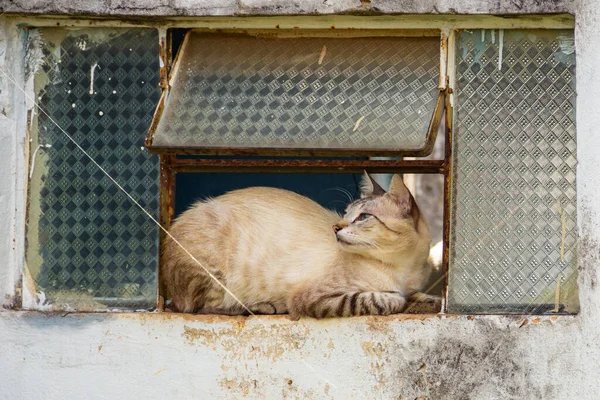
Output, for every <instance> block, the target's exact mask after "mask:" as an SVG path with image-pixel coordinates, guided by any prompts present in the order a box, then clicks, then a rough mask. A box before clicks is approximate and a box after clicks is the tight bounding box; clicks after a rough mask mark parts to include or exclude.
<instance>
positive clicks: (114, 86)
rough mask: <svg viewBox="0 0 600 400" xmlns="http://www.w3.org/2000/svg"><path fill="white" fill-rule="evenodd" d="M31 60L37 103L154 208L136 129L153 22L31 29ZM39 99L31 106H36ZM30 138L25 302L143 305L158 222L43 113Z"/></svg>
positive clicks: (154, 66) (140, 124)
mask: <svg viewBox="0 0 600 400" xmlns="http://www.w3.org/2000/svg"><path fill="white" fill-rule="evenodd" d="M29 47H30V53H29V54H38V55H42V54H43V58H42V59H41V61H40V62H39V63H37V64H36V62H35V60H32V61H31V62H30V64H29V68H30V71H31V70H34V71H32V72H30V73H34V89H35V92H36V95H37V96H38V101H39V104H40V106H41V107H42V108H43V109H44V110H45V111H46V112H47V113H48V114H49V115H50V117H51V118H52V119H53V120H54V121H56V122H57V123H58V124H59V125H60V126H61V127H62V128H63V129H64V130H65V131H66V132H67V133H69V134H70V135H71V136H72V137H73V139H74V140H75V141H76V142H77V143H79V144H80V145H81V146H82V147H83V148H84V149H85V151H86V152H88V153H89V155H90V156H91V157H92V158H93V159H95V160H96V161H97V162H98V163H99V164H100V165H102V167H103V168H104V169H105V170H106V171H108V172H109V173H110V175H111V176H112V177H114V178H115V179H116V180H117V181H118V182H119V183H120V184H121V185H122V186H123V187H124V188H125V189H126V190H127V191H128V192H129V193H130V194H131V195H132V196H133V197H134V198H135V199H136V200H138V201H139V202H140V203H141V204H142V205H143V206H144V207H145V208H146V209H147V210H148V211H149V212H150V213H151V214H152V215H153V216H154V217H157V215H158V196H159V188H158V185H159V170H158V157H157V156H154V155H150V154H149V153H148V152H147V150H146V149H145V148H144V137H145V134H146V131H147V129H148V127H149V124H150V122H151V119H152V115H153V112H154V109H155V108H156V104H157V102H158V98H159V96H160V89H159V88H158V83H159V79H158V71H159V65H158V36H157V32H156V30H153V29H104V28H98V29H89V30H76V31H67V30H62V29H40V30H33V31H31V33H30V40H29ZM36 111H37V110H36ZM36 116H37V119H36V124H34V129H33V132H32V141H31V154H32V156H31V160H32V161H31V167H32V171H31V179H30V201H29V215H28V225H27V278H28V279H27V280H26V285H27V286H26V288H27V290H28V291H30V292H32V293H31V295H32V296H34V299H33V302H34V306H36V304H35V303H37V307H39V308H44V307H50V308H53V309H77V310H102V309H106V308H124V309H127V308H129V309H131V308H134V309H138V308H144V309H149V308H153V307H155V305H156V293H157V263H158V261H157V254H158V231H157V228H156V226H155V225H154V224H153V223H152V221H150V220H149V218H148V217H147V216H145V215H144V214H143V213H142V211H140V210H139V208H137V207H136V206H135V205H134V204H133V203H132V202H131V200H130V199H128V198H127V197H126V195H125V194H123V193H122V192H121V191H120V190H119V189H117V187H116V186H115V185H114V184H113V183H111V181H110V180H109V179H108V178H107V177H106V176H105V174H104V173H103V172H102V171H100V169H99V168H98V167H97V166H95V165H94V164H93V163H92V162H91V161H90V159H89V158H88V157H87V156H85V155H84V154H83V152H82V151H81V150H80V149H78V148H77V147H76V146H75V145H74V144H73V143H72V142H71V141H70V140H69V139H68V138H67V137H66V135H65V134H64V133H62V132H61V131H60V129H59V128H57V127H56V125H55V124H54V123H53V122H52V121H50V118H49V117H47V116H46V115H45V114H43V113H39V112H37V113H36Z"/></svg>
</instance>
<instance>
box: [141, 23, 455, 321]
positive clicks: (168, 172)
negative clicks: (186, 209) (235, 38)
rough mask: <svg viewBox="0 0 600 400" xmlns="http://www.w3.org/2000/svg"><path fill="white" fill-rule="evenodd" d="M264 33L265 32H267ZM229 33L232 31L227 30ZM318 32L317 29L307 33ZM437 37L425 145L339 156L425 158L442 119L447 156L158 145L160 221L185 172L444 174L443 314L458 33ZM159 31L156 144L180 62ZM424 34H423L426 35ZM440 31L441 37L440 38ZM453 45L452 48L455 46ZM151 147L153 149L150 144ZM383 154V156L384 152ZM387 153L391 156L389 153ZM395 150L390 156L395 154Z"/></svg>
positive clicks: (168, 216)
mask: <svg viewBox="0 0 600 400" xmlns="http://www.w3.org/2000/svg"><path fill="white" fill-rule="evenodd" d="M262 31H263V32H264V30H262ZM226 32H227V31H226ZM270 32H273V34H280V33H279V32H277V31H276V30H272V31H270ZM307 32H308V33H310V34H312V35H314V34H315V32H311V31H307ZM385 32H387V33H388V34H390V35H395V36H398V35H399V34H404V35H407V36H408V35H410V32H411V31H410V30H408V31H407V30H397V31H394V30H387V31H385ZM436 32H437V35H439V37H440V79H439V84H438V89H439V95H438V99H437V101H436V105H435V108H434V110H433V112H432V118H431V121H430V123H429V127H428V130H427V136H426V140H425V145H424V146H423V148H421V149H419V150H417V151H409V152H398V151H392V152H381V151H363V152H361V151H358V152H357V151H356V150H349V151H347V152H344V151H336V152H335V155H337V156H338V157H344V156H356V155H366V156H371V157H375V156H380V155H388V156H389V155H393V156H400V155H401V156H411V157H424V156H427V155H429V154H431V152H432V150H433V147H434V145H435V142H436V139H437V133H438V130H439V128H440V123H441V119H442V118H444V122H445V123H444V137H443V140H444V157H443V158H442V159H417V160H413V159H411V160H405V159H403V160H373V159H367V160H344V159H323V158H318V157H316V156H321V155H327V154H328V153H327V152H326V153H325V154H324V153H322V152H319V151H314V152H311V156H315V158H311V159H306V158H302V159H293V158H292V159H289V158H286V159H282V158H277V157H276V156H277V155H285V156H290V155H291V156H294V155H306V151H304V152H301V153H294V151H293V150H286V151H277V152H267V153H265V152H259V151H257V149H240V148H236V149H218V151H214V149H211V150H212V151H210V152H208V153H209V154H211V155H216V156H223V155H234V156H248V155H250V156H256V155H265V154H267V155H270V156H272V157H268V158H260V159H241V158H238V159H236V158H232V157H228V158H219V157H214V158H212V157H211V158H201V159H192V158H178V157H177V155H175V154H173V152H171V151H163V150H162V149H153V150H151V151H153V152H156V153H158V154H159V155H160V182H161V193H160V210H159V213H160V223H161V224H162V225H163V226H164V227H165V228H166V229H167V230H168V229H170V226H171V223H172V221H173V218H174V211H175V191H176V185H175V182H176V175H177V174H178V173H183V172H195V173H202V172H204V173H206V172H236V173H252V172H254V173H256V172H270V173H301V172H310V173H360V172H362V171H365V170H366V171H369V172H371V173H400V174H404V173H419V174H441V175H443V177H444V204H443V218H444V223H443V241H444V245H443V246H444V247H443V265H442V268H443V275H442V278H441V279H443V283H442V298H443V302H442V309H441V310H440V312H442V313H445V312H446V292H447V281H448V279H447V276H448V258H449V257H448V240H449V238H450V223H449V219H450V218H449V217H450V201H449V196H450V187H451V185H450V183H451V182H450V176H451V174H450V167H451V166H450V162H451V144H452V116H453V112H452V101H451V94H452V89H451V87H450V86H449V83H450V79H452V78H450V76H449V74H448V71H453V70H454V65H453V53H454V50H453V48H452V47H451V46H452V43H454V33H453V31H450V30H444V29H441V30H437V31H436ZM293 33H294V35H301V34H302V31H295V32H293ZM415 34H419V31H418V30H414V31H413V34H412V35H415ZM159 35H160V43H161V46H160V51H161V54H160V57H161V60H162V62H161V65H163V66H164V68H161V73H160V77H161V87H162V88H163V95H162V96H161V100H160V102H159V105H158V106H157V110H156V114H155V116H154V119H153V122H152V124H151V127H150V130H149V133H148V136H147V140H146V146H148V145H149V144H151V140H152V135H153V134H154V132H155V130H156V127H157V125H158V121H159V119H160V116H161V114H162V111H163V109H164V100H165V97H166V96H167V95H168V91H169V89H170V87H171V79H172V76H173V66H174V65H175V63H176V61H175V62H173V63H171V62H170V60H173V40H172V35H171V34H170V32H168V31H167V30H161V31H160V32H159ZM421 35H422V33H421ZM437 35H436V36H437ZM450 49H452V50H450ZM175 60H176V59H175ZM148 148H149V149H150V147H148ZM177 150H178V151H181V153H179V154H181V155H186V154H199V153H200V154H202V152H197V151H186V149H177ZM382 153H383V154H382ZM386 153H387V154H386ZM390 153H391V154H390ZM165 236H166V235H165V234H164V232H161V235H160V238H159V242H160V244H161V245H160V247H159V249H160V250H159V271H158V283H159V288H158V293H159V299H158V310H159V311H163V310H164V308H165V300H166V299H168V298H169V293H168V291H167V288H166V285H165V284H164V281H165V280H164V279H163V271H162V263H161V262H160V260H162V243H163V241H164V240H165Z"/></svg>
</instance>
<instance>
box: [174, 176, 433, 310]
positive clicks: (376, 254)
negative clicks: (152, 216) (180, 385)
mask: <svg viewBox="0 0 600 400" xmlns="http://www.w3.org/2000/svg"><path fill="white" fill-rule="evenodd" d="M170 232H171V234H172V235H173V236H174V237H175V238H176V239H177V241H179V242H180V243H181V244H182V245H183V246H184V247H185V248H186V249H188V250H189V251H190V253H192V254H193V255H194V257H196V259H197V260H199V261H200V262H201V263H202V264H203V265H204V267H206V268H207V269H208V270H209V271H210V272H211V273H212V274H213V275H214V276H215V277H217V278H218V279H219V281H221V283H223V284H224V285H225V286H226V287H227V288H228V289H229V290H230V291H231V292H232V293H233V294H234V295H235V296H236V297H237V298H238V299H240V300H241V301H242V302H243V303H244V305H245V306H246V307H248V308H249V309H250V310H251V311H252V312H253V313H260V314H281V313H290V315H291V318H292V319H298V318H300V317H304V316H308V317H314V318H327V317H345V316H352V315H388V314H393V313H400V312H402V311H403V310H404V308H405V305H406V302H407V300H409V299H410V300H412V301H426V302H432V301H433V302H436V303H437V302H438V301H439V297H437V296H429V295H426V294H423V293H421V290H423V286H424V285H425V284H426V283H427V280H428V278H429V274H430V272H431V267H430V266H429V264H428V263H427V257H428V255H429V246H430V242H431V239H430V236H429V230H428V227H427V223H426V222H425V220H424V219H423V217H422V216H421V214H420V212H419V208H418V207H417V204H416V203H415V200H414V198H413V196H412V195H411V194H410V192H409V191H408V189H407V188H406V186H405V185H404V183H403V182H402V178H400V176H398V175H394V176H393V178H392V181H391V184H390V188H389V190H388V192H387V193H386V192H385V191H384V190H383V189H382V188H381V187H380V186H379V185H378V184H377V183H376V182H375V181H374V180H373V179H372V178H371V177H370V176H369V175H368V174H367V173H366V172H365V174H364V177H363V180H362V183H361V198H360V199H359V200H356V201H354V202H352V203H351V204H350V205H348V207H347V208H346V213H345V214H344V216H340V215H338V214H337V213H335V212H333V211H330V210H327V209H325V208H323V207H321V206H320V205H319V204H317V203H315V202H314V201H312V200H310V199H308V198H306V197H303V196H301V195H299V194H296V193H293V192H290V191H286V190H281V189H275V188H266V187H251V188H247V189H241V190H235V191H232V192H229V193H227V194H225V195H222V196H219V197H217V198H214V199H209V200H206V201H199V202H197V203H195V204H194V205H193V206H192V207H191V208H190V209H189V210H187V211H185V212H184V213H182V214H181V216H179V217H178V218H177V219H176V220H175V222H174V224H173V226H172V228H171V231H170ZM162 265H163V268H164V269H163V272H164V277H165V281H166V284H167V288H168V291H169V293H170V294H171V296H172V304H171V307H172V308H173V309H174V310H175V311H181V312H199V313H220V314H230V315H233V314H245V313H247V312H246V310H245V309H244V308H243V307H242V306H241V305H240V304H239V303H238V302H237V301H236V300H235V299H233V297H232V296H230V295H229V294H227V293H226V292H225V291H224V290H223V288H222V287H220V286H219V285H218V284H217V283H216V282H215V281H214V280H213V279H212V278H210V277H209V276H208V275H207V274H206V273H205V272H204V271H203V269H202V268H201V267H200V266H199V265H198V264H197V263H196V262H195V261H194V260H193V259H192V258H191V257H190V256H189V255H187V254H186V253H185V252H184V251H183V250H182V249H181V248H180V247H179V246H178V245H177V244H176V243H175V242H174V241H173V240H172V239H170V238H167V239H166V241H165V245H164V248H163V258H162Z"/></svg>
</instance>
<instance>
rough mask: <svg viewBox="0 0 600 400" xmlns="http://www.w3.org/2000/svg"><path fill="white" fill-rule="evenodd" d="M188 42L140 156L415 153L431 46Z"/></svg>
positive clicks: (430, 98) (418, 40)
mask: <svg viewBox="0 0 600 400" xmlns="http://www.w3.org/2000/svg"><path fill="white" fill-rule="evenodd" d="M188 35H189V36H188V37H187V39H186V42H185V43H184V45H183V47H182V50H181V52H180V53H181V54H180V55H179V59H178V62H177V65H175V67H174V71H175V72H174V77H173V85H172V89H171V91H170V93H169V96H168V97H167V99H166V102H165V105H164V111H163V114H162V117H161V119H160V122H159V124H158V127H157V130H156V132H155V134H154V137H153V139H152V144H151V146H150V148H172V147H185V148H186V149H188V150H189V149H194V148H196V149H198V148H202V149H206V148H258V149H269V148H270V149H285V148H287V149H319V150H343V149H362V150H364V149H378V150H385V151H392V150H417V149H420V148H421V147H423V146H424V144H425V138H426V133H427V128H428V124H429V121H430V119H431V116H432V114H433V110H434V107H435V103H436V99H437V94H438V89H437V85H438V81H439V64H440V53H439V43H440V39H439V37H354V38H331V37H330V38H326V37H320V38H314V37H304V38H297V37H296V38H274V37H255V36H248V35H233V34H230V35H223V34H208V33H202V32H190V33H189V34H188Z"/></svg>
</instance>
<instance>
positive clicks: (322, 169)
mask: <svg viewBox="0 0 600 400" xmlns="http://www.w3.org/2000/svg"><path fill="white" fill-rule="evenodd" d="M161 35H162V33H161ZM572 37H573V33H572V31H563V30H475V31H470V30H469V31H465V30H456V31H451V32H450V34H449V36H448V35H447V34H446V33H442V32H441V31H439V30H413V31H410V30H408V31H407V30H355V31H333V30H328V31H320V30H311V31H300V30H294V31H285V30H243V31H242V30H228V31H216V32H215V31H206V30H200V29H194V30H185V31H181V30H169V32H168V35H167V38H168V39H169V40H168V41H167V43H168V44H167V45H166V46H160V47H159V34H158V32H157V30H154V29H150V28H135V29H124V28H119V29H114V28H95V29H88V30H78V31H68V30H65V29H58V28H52V29H49V28H43V29H34V30H30V31H29V40H28V43H29V46H30V47H31V48H32V49H38V50H39V51H41V52H42V53H43V55H44V57H43V58H41V59H42V60H43V63H41V64H39V66H38V63H36V61H35V60H33V61H32V62H30V63H29V65H30V66H31V67H30V68H31V72H30V73H31V74H33V76H34V90H35V93H36V97H37V98H38V100H39V104H40V106H41V107H42V109H44V110H46V111H47V112H48V114H49V116H50V117H51V118H52V119H53V120H54V121H56V122H57V123H58V124H59V125H60V126H61V127H62V128H63V129H65V130H66V132H67V133H68V134H70V135H72V137H73V139H74V140H75V141H76V142H77V143H79V144H81V146H82V147H83V148H84V149H85V151H86V152H87V153H89V155H90V156H91V157H92V158H93V159H95V160H96V161H98V162H99V164H100V165H101V166H102V167H103V168H105V169H106V170H107V171H108V172H109V173H110V174H111V176H113V177H114V178H115V179H116V180H117V181H118V182H119V184H121V185H122V186H123V187H124V188H125V189H126V190H127V191H128V193H131V194H132V196H133V197H134V198H135V199H136V200H137V201H139V202H140V204H141V205H142V206H144V208H145V209H146V210H147V211H148V212H149V213H150V214H151V215H152V216H153V217H154V218H156V219H160V221H161V223H162V224H164V226H167V227H168V226H169V223H170V221H171V220H172V218H173V217H174V215H176V214H178V213H179V212H181V211H182V210H183V209H184V208H185V207H186V205H187V204H189V203H190V202H191V201H192V200H193V199H196V198H198V197H203V196H208V195H218V194H221V193H222V192H224V191H226V190H228V189H231V188H234V187H241V186H252V185H256V184H266V185H272V186H285V187H287V188H291V189H295V190H296V191H300V192H301V193H303V194H306V195H309V196H310V197H313V199H315V200H317V201H319V202H320V203H322V204H324V205H326V206H329V207H330V208H335V207H336V204H337V203H336V201H339V200H342V199H343V197H338V198H336V197H335V196H332V195H331V194H330V193H326V192H325V191H326V189H330V188H332V187H336V186H339V187H342V188H344V189H347V190H350V191H353V190H356V175H355V174H358V173H361V172H362V170H363V169H366V170H368V171H370V172H373V173H380V174H389V173H393V172H399V173H404V174H418V175H419V176H421V175H422V174H430V175H437V176H439V177H440V178H441V179H443V182H444V196H441V197H440V198H439V200H440V201H439V202H432V203H433V205H432V207H436V206H438V207H440V208H442V209H443V214H444V218H443V224H441V223H440V224H439V228H440V230H441V228H442V227H443V228H444V229H443V233H442V232H441V231H440V233H439V236H440V237H442V236H443V238H444V241H445V244H446V246H445V253H444V262H443V268H444V269H443V270H442V271H441V274H440V279H439V280H440V281H444V277H445V275H446V271H447V272H448V282H447V284H445V285H443V286H444V287H446V288H447V296H446V297H447V303H446V308H447V311H448V312H452V313H521V314H528V313H547V312H560V313H575V312H577V311H578V304H577V296H576V289H577V288H576V284H575V283H576V267H575V264H576V263H575V260H576V248H575V243H576V240H577V235H576V223H575V221H576V213H575V212H576V210H575V201H576V193H575V168H576V162H575V161H576V158H575V154H576V153H575V152H576V144H575V128H574V96H575V95H574V89H573V88H574V52H573V42H572ZM164 39H165V37H163V36H161V37H160V40H164ZM169 55H172V57H169ZM159 60H162V61H159ZM160 87H162V89H163V90H162V95H161V89H160ZM153 116H154V118H152V117H153ZM31 127H32V128H31V150H30V154H31V155H30V160H31V161H30V167H31V176H30V185H29V202H28V210H29V215H28V225H27V267H26V274H25V283H24V286H25V288H26V291H25V292H29V293H30V296H29V299H28V300H27V299H24V306H25V307H28V308H38V309H39V308H44V307H49V308H51V309H77V310H103V309H130V310H131V309H144V310H150V309H154V308H155V307H156V306H157V302H156V299H157V295H158V298H159V299H160V300H159V301H158V307H159V308H161V307H162V306H163V305H164V301H165V300H168V298H169V294H168V293H166V291H165V288H164V287H161V285H160V281H161V279H160V271H159V265H158V252H159V246H158V242H159V237H160V234H159V231H158V228H157V227H156V225H155V224H154V223H153V222H152V221H151V220H150V219H149V218H148V217H147V216H146V215H145V214H144V212H142V211H141V210H139V208H137V207H136V206H135V205H134V204H133V203H132V202H131V200H130V199H129V198H128V197H127V196H126V195H125V194H123V193H122V192H121V191H120V190H119V189H118V188H116V186H115V185H114V184H113V183H112V182H111V181H110V179H108V178H107V177H106V176H105V175H104V173H102V171H100V170H99V169H98V168H97V167H96V165H94V164H93V163H92V162H91V161H90V160H89V159H88V158H87V156H86V155H85V154H84V153H83V152H82V151H81V149H79V148H78V147H77V146H76V145H75V144H73V142H71V140H70V139H69V138H68V137H67V136H66V135H65V134H64V133H63V132H61V131H60V130H59V129H58V128H56V126H55V125H54V123H53V122H52V121H51V120H50V118H49V117H48V116H45V115H44V114H43V113H40V114H37V115H34V116H33V118H32V124H31ZM438 131H440V132H441V133H440V134H438ZM146 133H147V136H146ZM144 138H145V141H144ZM436 143H437V144H436ZM434 148H435V149H436V151H434ZM151 153H156V154H158V155H152V154H151ZM380 178H381V179H385V175H382V176H381V177H380ZM308 182H309V183H310V184H308ZM324 193H326V194H324ZM417 201H419V197H417ZM431 225H435V224H431ZM442 225H443V226H442ZM434 235H435V234H434ZM432 283H435V282H432Z"/></svg>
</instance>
